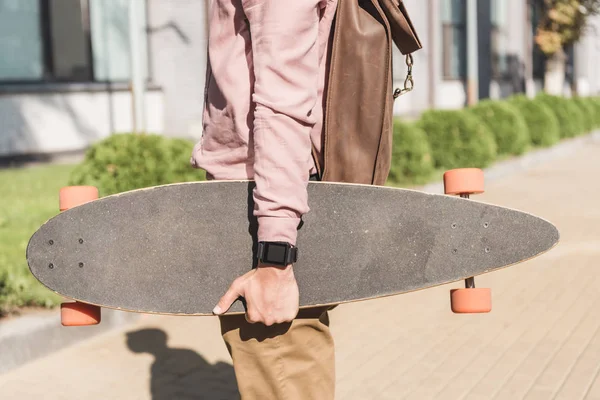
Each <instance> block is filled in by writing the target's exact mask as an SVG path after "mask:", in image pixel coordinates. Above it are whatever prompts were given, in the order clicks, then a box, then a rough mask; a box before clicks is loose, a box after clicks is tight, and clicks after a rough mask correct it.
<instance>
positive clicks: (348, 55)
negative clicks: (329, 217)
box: [317, 0, 422, 185]
mask: <svg viewBox="0 0 600 400" xmlns="http://www.w3.org/2000/svg"><path fill="white" fill-rule="evenodd" d="M331 35H332V36H331V38H330V39H331V41H332V42H331V55H330V57H331V58H330V72H329V77H328V87H327V89H326V90H327V92H326V94H325V99H326V100H325V102H326V103H325V120H324V132H323V140H324V142H323V151H322V154H323V156H322V157H323V159H322V160H320V161H319V162H318V163H317V164H318V167H319V175H321V178H322V180H324V181H335V182H348V183H362V184H373V185H383V184H384V183H385V181H386V179H387V176H388V174H389V169H390V162H391V156H392V151H391V150H392V133H393V131H392V122H393V119H392V117H393V114H392V113H393V102H394V98H395V97H396V96H397V95H399V94H400V92H399V91H398V90H397V91H396V92H394V91H393V89H392V43H395V45H396V46H397V47H398V48H399V50H400V51H401V53H402V54H404V55H406V56H407V57H408V58H407V60H408V62H407V64H409V74H408V76H407V80H406V81H405V87H406V88H407V90H410V89H411V88H412V75H411V66H412V56H411V53H413V52H414V51H416V50H419V49H421V48H422V45H421V42H420V40H419V38H418V36H417V34H416V32H415V29H414V27H413V24H412V22H411V20H410V18H409V16H408V13H407V11H406V8H405V6H404V4H403V3H402V0H338V9H337V12H336V17H335V21H334V27H333V29H332V34H331ZM409 84H410V85H409Z"/></svg>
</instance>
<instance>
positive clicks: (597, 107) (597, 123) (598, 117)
mask: <svg viewBox="0 0 600 400" xmlns="http://www.w3.org/2000/svg"><path fill="white" fill-rule="evenodd" d="M587 100H588V101H589V103H590V104H591V106H592V110H593V111H594V118H593V120H594V129H600V97H588V98H587Z"/></svg>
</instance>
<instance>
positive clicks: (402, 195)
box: [27, 181, 559, 315]
mask: <svg viewBox="0 0 600 400" xmlns="http://www.w3.org/2000/svg"><path fill="white" fill-rule="evenodd" d="M253 188H254V182H252V181H210V182H193V183H180V184H171V185H163V186H156V187H150V188H145V189H139V190H134V191H130V192H125V193H121V194H117V195H112V196H107V197H104V198H100V199H98V200H94V201H91V202H89V203H86V204H83V205H80V206H77V207H74V208H71V209H69V210H66V211H64V212H62V213H60V214H58V215H57V216H55V217H53V218H52V219H50V220H49V221H48V222H46V223H45V224H44V225H43V226H41V227H40V229H39V230H38V231H37V232H35V233H34V235H33V236H32V237H31V239H30V242H29V245H28V247H27V261H28V264H29V267H30V270H31V272H32V273H33V275H34V276H35V277H36V278H37V279H38V280H39V281H40V282H42V283H43V284H44V285H45V286H47V287H48V288H49V289H51V290H53V291H55V292H56V293H58V294H60V295H62V296H64V297H67V298H71V299H74V300H77V301H80V302H84V303H89V304H94V305H99V306H102V307H107V308H114V309H119V310H125V311H134V312H143V313H160V314H177V315H212V309H213V307H214V306H215V305H216V304H217V302H218V300H219V299H220V297H221V296H222V295H223V294H224V293H225V291H226V290H227V289H228V287H229V285H230V284H231V282H232V281H233V280H234V279H235V278H236V277H238V276H240V275H242V274H244V273H246V272H247V271H249V270H250V269H251V268H252V267H253V266H254V262H253V259H254V258H255V257H254V256H255V254H256V249H257V239H256V231H257V222H256V219H255V218H254V217H253V215H252V210H253V201H252V190H253ZM308 193H309V197H308V198H309V206H310V208H311V210H310V212H309V213H307V214H306V215H305V216H304V218H303V223H302V224H301V226H300V228H299V231H298V241H297V244H298V247H299V258H298V262H297V263H296V264H295V266H294V272H295V275H296V279H297V281H298V286H299V289H300V306H301V308H305V307H309V306H316V305H334V304H341V303H346V302H352V301H358V300H366V299H373V298H378V297H383V296H390V295H397V294H401V293H406V292H411V291H415V290H419V289H425V288H429V287H433V286H438V285H442V284H446V283H450V282H455V281H460V280H463V279H466V278H469V277H473V276H477V275H480V274H484V273H488V272H491V271H494V270H497V269H500V268H504V267H507V266H511V265H514V264H517V263H520V262H523V261H526V260H529V259H531V258H533V257H536V256H538V255H540V254H542V253H544V252H546V251H548V250H549V249H551V248H552V247H553V246H555V245H556V244H557V243H558V241H559V232H558V230H557V229H556V227H555V226H554V225H552V224H551V223H549V222H548V221H546V220H544V219H541V218H538V217H536V216H534V215H531V214H528V213H524V212H521V211H517V210H513V209H509V208H505V207H500V206H497V205H492V204H486V203H483V202H479V201H476V200H470V199H465V198H460V197H456V196H449V195H441V194H439V195H438V194H428V193H423V192H419V191H414V190H407V189H398V188H390V187H380V186H369V185H355V184H343V183H328V182H310V183H309V185H308ZM244 311H245V310H244V305H243V303H242V302H241V301H237V302H236V303H235V304H234V305H233V306H232V308H231V309H230V310H229V311H228V313H230V314H234V313H243V312H244Z"/></svg>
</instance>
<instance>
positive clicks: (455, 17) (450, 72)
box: [441, 0, 467, 79]
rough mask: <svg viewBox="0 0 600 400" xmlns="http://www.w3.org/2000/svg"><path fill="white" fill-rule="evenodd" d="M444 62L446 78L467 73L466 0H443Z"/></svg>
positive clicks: (462, 75) (454, 77)
mask: <svg viewBox="0 0 600 400" xmlns="http://www.w3.org/2000/svg"><path fill="white" fill-rule="evenodd" d="M441 6H442V11H441V16H442V62H443V67H442V68H443V74H444V78H445V79H464V78H465V77H466V75H467V65H466V64H467V54H466V51H467V48H466V46H467V26H466V12H467V7H466V1H465V0H442V2H441Z"/></svg>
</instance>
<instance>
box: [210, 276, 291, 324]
mask: <svg viewBox="0 0 600 400" xmlns="http://www.w3.org/2000/svg"><path fill="white" fill-rule="evenodd" d="M240 296H242V297H244V298H245V299H246V307H247V311H246V320H247V321H248V322H250V323H253V324H254V323H257V322H261V323H263V324H265V325H266V326H271V325H273V324H280V323H284V322H291V321H292V320H293V319H294V318H295V317H296V315H297V314H298V308H299V304H300V295H299V291H298V283H297V282H296V278H295V277H294V270H293V268H292V266H291V265H288V266H287V267H286V268H281V267H276V266H270V265H264V264H263V265H259V266H258V268H256V269H253V270H252V271H250V272H248V273H246V274H244V275H242V276H240V277H239V278H237V279H236V280H235V281H233V283H232V284H231V286H230V287H229V290H227V293H225V295H224V296H223V297H222V298H221V300H219V303H218V304H217V306H216V307H215V309H214V310H213V313H214V314H216V315H221V314H223V313H224V312H225V311H227V310H228V309H229V308H230V307H231V305H232V304H233V302H234V301H236V300H237V298H238V297H240Z"/></svg>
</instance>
